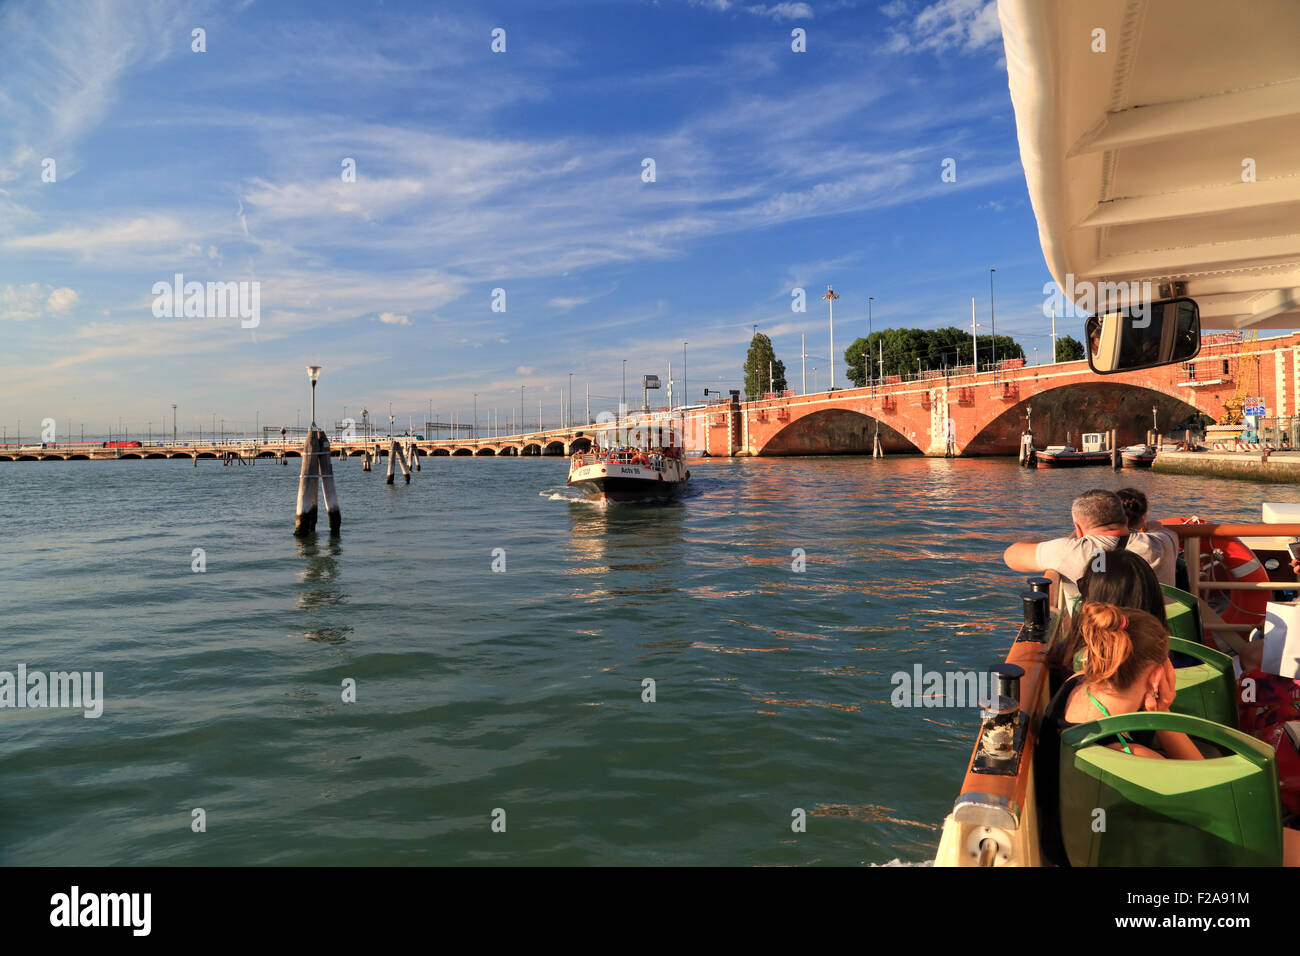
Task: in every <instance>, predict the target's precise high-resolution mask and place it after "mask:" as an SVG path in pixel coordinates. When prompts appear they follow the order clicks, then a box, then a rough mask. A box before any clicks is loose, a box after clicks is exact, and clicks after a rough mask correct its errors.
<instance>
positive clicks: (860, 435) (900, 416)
mask: <svg viewBox="0 0 1300 956" xmlns="http://www.w3.org/2000/svg"><path fill="white" fill-rule="evenodd" d="M1225 338H1227V339H1228V340H1226V341H1225ZM1244 395H1258V396H1261V397H1262V398H1263V399H1264V405H1265V409H1266V412H1265V414H1266V416H1268V417H1285V416H1289V415H1295V414H1297V406H1300V333H1294V334H1290V335H1285V336H1279V337H1276V338H1272V339H1264V340H1259V341H1246V342H1243V341H1232V340H1231V339H1230V338H1229V337H1224V336H1220V337H1218V338H1209V339H1207V340H1206V342H1205V344H1204V345H1203V347H1202V349H1201V352H1200V354H1199V355H1198V356H1197V357H1196V358H1195V359H1194V360H1193V361H1191V362H1182V363H1176V364H1174V365H1167V366H1164V367H1163V368H1154V369H1146V370H1143V371H1139V372H1127V373H1123V374H1120V375H1107V376H1099V375H1096V374H1095V373H1093V372H1092V371H1091V369H1089V368H1088V364H1087V362H1082V361H1081V362H1058V363H1053V364H1050V365H1034V366H1029V367H1020V368H1003V369H999V370H997V371H988V372H981V373H979V374H974V373H971V372H969V371H966V372H964V373H962V374H948V373H945V372H930V373H923V374H922V375H920V376H915V377H912V378H910V379H908V380H907V381H893V382H887V383H885V384H878V385H876V386H874V387H867V388H853V389H842V390H836V391H832V392H814V393H810V394H806V395H795V394H794V393H792V392H787V393H785V394H784V395H782V396H779V397H777V396H772V397H768V398H764V399H761V400H758V401H753V402H732V403H724V404H720V405H711V406H709V407H707V408H697V409H695V410H692V411H690V412H689V413H688V414H689V419H688V421H687V443H688V445H689V447H690V448H691V449H693V450H699V451H703V452H706V453H708V454H710V455H819V454H854V453H864V452H868V451H869V450H870V448H871V438H872V436H873V435H874V430H875V422H879V423H880V437H881V443H882V445H883V446H884V449H885V451H886V452H887V453H900V452H902V453H907V452H910V453H914V454H915V453H918V452H919V453H922V454H926V455H944V454H947V453H956V454H960V455H1014V454H1015V453H1016V451H1017V450H1018V448H1019V446H1020V435H1021V433H1022V432H1023V431H1024V429H1025V426H1026V411H1027V410H1030V409H1032V412H1033V414H1032V427H1033V432H1034V436H1035V439H1036V442H1037V444H1039V446H1040V447H1041V446H1043V445H1046V444H1058V443H1061V442H1063V441H1064V440H1065V438H1066V434H1067V432H1068V433H1069V434H1070V436H1071V437H1072V438H1074V439H1076V440H1077V438H1078V436H1079V434H1080V433H1082V432H1090V431H1107V430H1109V429H1111V428H1114V429H1115V430H1116V432H1117V437H1118V440H1119V441H1121V442H1124V443H1126V444H1128V443H1133V442H1137V441H1141V440H1142V439H1143V438H1144V437H1145V435H1146V431H1147V429H1149V428H1150V427H1151V424H1152V415H1151V408H1152V406H1153V405H1154V406H1155V407H1156V417H1157V421H1158V424H1159V427H1160V429H1161V431H1168V430H1170V429H1172V428H1175V427H1176V426H1178V425H1179V424H1180V423H1182V422H1184V421H1185V420H1187V419H1188V418H1189V417H1190V416H1192V415H1193V414H1195V413H1200V414H1203V415H1206V416H1208V417H1209V418H1210V419H1211V420H1214V421H1218V420H1221V419H1222V418H1223V416H1224V411H1225V408H1224V403H1225V402H1226V401H1228V400H1230V399H1233V398H1234V397H1241V396H1244ZM950 426H951V432H952V435H951V437H952V442H951V444H950V443H949V441H948V438H949V429H950Z"/></svg>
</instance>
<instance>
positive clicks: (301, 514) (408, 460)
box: [293, 428, 420, 537]
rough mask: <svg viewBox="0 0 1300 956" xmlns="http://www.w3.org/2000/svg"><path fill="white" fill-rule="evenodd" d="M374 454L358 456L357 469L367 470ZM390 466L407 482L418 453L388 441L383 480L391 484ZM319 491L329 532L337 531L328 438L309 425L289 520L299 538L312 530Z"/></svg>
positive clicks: (338, 523)
mask: <svg viewBox="0 0 1300 956" xmlns="http://www.w3.org/2000/svg"><path fill="white" fill-rule="evenodd" d="M378 454H379V453H378V452H372V451H367V452H366V453H365V454H364V455H362V459H361V470H362V471H370V470H371V464H372V462H373V461H374V459H375V457H376V456H377V455H378ZM394 468H398V469H400V470H401V472H402V477H403V478H404V479H405V481H406V483H407V484H408V485H409V484H410V483H411V470H412V469H414V470H415V471H419V470H420V453H419V452H418V451H417V450H416V448H415V445H414V444H407V445H403V444H400V443H399V442H398V441H397V440H396V439H392V440H391V441H390V443H389V445H388V476H387V478H386V479H385V480H386V483H387V484H390V485H391V484H392V483H393V479H394V477H395V472H394ZM318 488H319V490H318ZM320 494H324V496H325V510H326V511H327V512H328V513H329V518H330V534H338V533H339V527H340V526H341V525H342V523H343V513H342V511H340V510H339V495H338V490H337V489H336V488H335V487H334V463H333V461H332V460H331V459H330V440H329V438H328V437H327V436H326V435H325V432H324V431H322V430H321V429H319V428H313V429H311V430H310V431H309V432H308V433H307V440H306V441H305V442H304V443H303V448H302V471H300V472H299V473H298V508H297V511H296V512H295V515H296V516H295V518H294V523H293V533H294V535H295V536H298V537H301V536H303V535H307V534H311V533H312V532H313V531H315V530H316V507H317V499H318V497H319V495H320Z"/></svg>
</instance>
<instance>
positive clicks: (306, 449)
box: [293, 429, 325, 537]
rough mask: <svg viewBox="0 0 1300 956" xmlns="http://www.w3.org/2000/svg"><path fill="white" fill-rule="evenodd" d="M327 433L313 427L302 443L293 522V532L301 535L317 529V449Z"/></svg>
mask: <svg viewBox="0 0 1300 956" xmlns="http://www.w3.org/2000/svg"><path fill="white" fill-rule="evenodd" d="M324 437H325V433H324V432H321V431H317V430H316V429H311V430H310V431H308V432H307V440H306V441H304V442H303V445H302V470H301V471H300V472H298V508H297V511H296V514H295V517H294V522H293V533H294V535H296V536H299V537H301V536H302V535H305V534H310V533H311V532H313V531H315V530H316V498H317V490H316V486H317V484H318V483H319V479H318V477H317V476H318V475H319V473H320V465H319V463H318V461H317V459H318V457H319V456H318V455H317V451H318V450H319V448H320V440H321V439H322V438H324Z"/></svg>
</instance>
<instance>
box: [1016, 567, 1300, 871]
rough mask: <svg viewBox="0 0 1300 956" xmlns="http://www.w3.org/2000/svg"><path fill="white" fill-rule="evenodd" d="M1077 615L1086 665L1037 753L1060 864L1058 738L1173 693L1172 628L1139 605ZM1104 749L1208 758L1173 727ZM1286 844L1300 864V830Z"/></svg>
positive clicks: (1049, 848) (1045, 816)
mask: <svg viewBox="0 0 1300 956" xmlns="http://www.w3.org/2000/svg"><path fill="white" fill-rule="evenodd" d="M1108 565H1109V561H1108ZM1102 577H1105V575H1103V576H1102ZM1077 618H1078V621H1077V628H1078V632H1079V635H1080V637H1081V638H1082V640H1083V646H1084V648H1085V649H1086V656H1085V658H1084V660H1083V670H1082V671H1080V672H1079V673H1077V674H1075V675H1074V676H1073V677H1071V678H1070V679H1069V680H1068V681H1066V682H1065V684H1063V685H1062V686H1061V688H1060V690H1058V691H1057V692H1056V694H1055V695H1054V696H1053V698H1052V700H1051V703H1049V704H1048V705H1047V710H1046V711H1045V712H1044V714H1043V720H1042V724H1041V725H1040V733H1039V739H1038V744H1037V749H1036V750H1035V753H1034V763H1035V777H1036V779H1037V781H1038V784H1037V786H1038V798H1039V799H1038V803H1039V809H1040V813H1041V814H1042V827H1043V829H1042V831H1041V835H1042V836H1043V841H1042V847H1043V852H1044V856H1045V857H1046V858H1047V859H1048V861H1049V862H1054V863H1058V864H1063V863H1064V857H1065V854H1064V846H1063V844H1062V843H1061V842H1060V822H1059V814H1058V812H1057V811H1056V810H1055V809H1054V808H1055V807H1057V806H1058V803H1057V801H1058V800H1059V793H1056V792H1055V790H1054V786H1055V781H1057V780H1058V779H1059V768H1060V750H1061V735H1062V734H1063V733H1064V732H1065V731H1066V730H1068V729H1069V728H1071V727H1074V726H1076V725H1078V724H1086V723H1090V722H1091V721H1094V720H1097V719H1099V718H1102V717H1112V716H1115V715H1117V714H1129V713H1135V712H1137V711H1167V710H1169V709H1170V705H1172V704H1173V702H1174V698H1175V693H1176V692H1175V689H1174V688H1175V683H1176V678H1175V675H1174V668H1173V664H1172V663H1171V662H1170V660H1169V636H1168V632H1167V630H1166V628H1165V626H1164V625H1163V624H1161V622H1160V621H1159V620H1158V619H1157V618H1156V617H1155V616H1153V615H1151V614H1148V613H1147V612H1146V611H1143V610H1140V609H1138V608H1134V607H1117V606H1116V605H1113V604H1102V603H1099V602H1096V601H1085V602H1084V603H1083V606H1082V607H1081V608H1080V609H1079V613H1078V615H1077ZM1138 738H1142V739H1141V740H1139V739H1138ZM1107 746H1109V747H1110V748H1111V749H1113V750H1122V751H1124V752H1125V753H1128V754H1132V755H1133V756H1135V757H1151V758H1157V759H1160V758H1168V759H1174V760H1204V759H1205V757H1204V755H1203V754H1202V753H1201V751H1200V749H1199V748H1198V747H1197V746H1196V744H1195V743H1194V742H1193V740H1192V739H1191V738H1190V737H1189V736H1188V735H1187V734H1184V733H1179V732H1176V731H1156V732H1155V733H1153V734H1146V735H1142V734H1134V735H1132V736H1130V735H1128V734H1119V735H1117V737H1116V738H1115V740H1114V741H1113V742H1111V743H1110V744H1108V745H1107ZM1156 747H1159V750H1157V749H1155V748H1156ZM1280 825H1281V821H1279V826H1280ZM1282 842H1283V865H1284V866H1298V865H1300V830H1294V829H1291V828H1289V827H1283V829H1282Z"/></svg>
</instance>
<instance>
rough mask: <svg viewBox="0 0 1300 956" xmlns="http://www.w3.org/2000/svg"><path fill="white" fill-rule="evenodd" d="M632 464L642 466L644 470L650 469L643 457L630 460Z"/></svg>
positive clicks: (637, 456)
mask: <svg viewBox="0 0 1300 956" xmlns="http://www.w3.org/2000/svg"><path fill="white" fill-rule="evenodd" d="M632 464H634V465H642V466H644V467H646V468H649V467H650V462H649V461H647V460H646V457H645V455H636V456H635V457H634V458H633V459H632Z"/></svg>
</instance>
